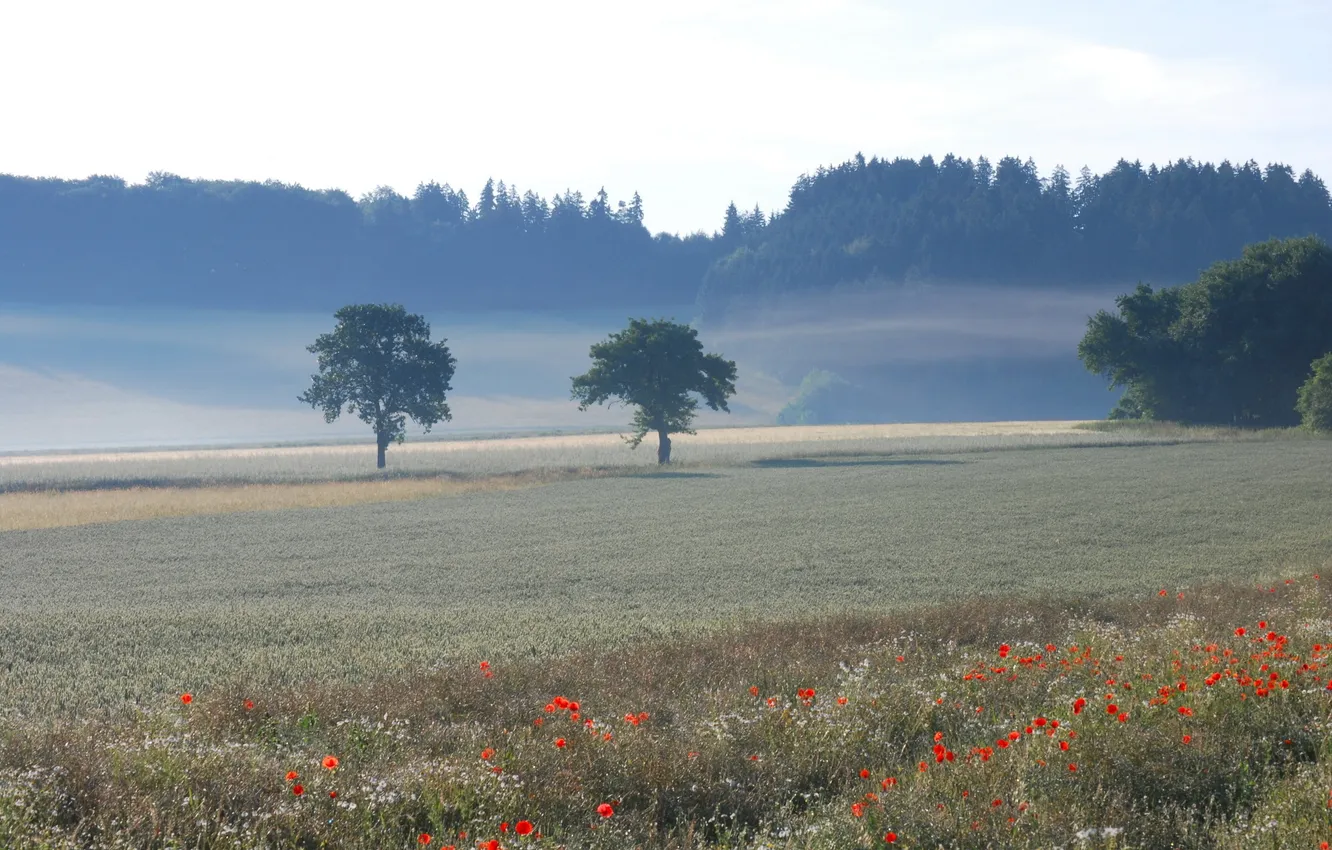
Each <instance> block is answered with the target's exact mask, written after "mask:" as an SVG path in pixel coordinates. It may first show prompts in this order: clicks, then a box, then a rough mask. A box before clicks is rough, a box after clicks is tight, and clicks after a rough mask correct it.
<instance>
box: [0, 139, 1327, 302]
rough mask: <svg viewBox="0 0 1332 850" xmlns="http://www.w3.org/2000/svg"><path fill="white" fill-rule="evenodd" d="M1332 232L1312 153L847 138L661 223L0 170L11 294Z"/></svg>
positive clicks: (1012, 257)
mask: <svg viewBox="0 0 1332 850" xmlns="http://www.w3.org/2000/svg"><path fill="white" fill-rule="evenodd" d="M1308 234H1317V235H1320V236H1323V237H1325V238H1332V207H1330V206H1329V197H1328V191H1327V187H1326V186H1325V185H1324V183H1323V181H1322V180H1321V179H1319V178H1318V177H1317V176H1315V175H1314V174H1313V173H1311V172H1309V171H1305V172H1304V173H1303V174H1300V175H1299V176H1296V174H1295V172H1294V171H1293V170H1292V169H1291V168H1290V167H1288V166H1284V165H1269V166H1267V167H1266V168H1260V167H1259V166H1258V165H1257V164H1256V163H1254V162H1249V163H1246V164H1244V165H1240V166H1234V165H1231V164H1230V163H1225V162H1223V163H1221V164H1220V165H1212V164H1210V163H1197V162H1194V161H1192V160H1181V161H1179V162H1176V163H1173V164H1170V165H1167V166H1165V167H1163V168H1158V167H1157V166H1155V165H1152V166H1149V167H1146V168H1144V167H1143V166H1142V165H1141V164H1140V163H1136V162H1134V163H1129V162H1120V163H1119V164H1118V165H1116V166H1115V167H1114V168H1112V169H1111V170H1110V171H1108V172H1107V173H1105V174H1102V175H1095V174H1093V173H1091V172H1090V171H1089V170H1087V169H1085V168H1084V169H1083V170H1082V172H1081V174H1080V175H1079V176H1078V177H1076V178H1073V177H1072V176H1071V175H1070V174H1069V173H1068V172H1067V171H1065V170H1064V169H1063V168H1056V169H1055V170H1054V171H1053V172H1052V173H1051V174H1050V176H1049V177H1048V178H1044V179H1043V178H1041V177H1040V175H1039V174H1038V172H1037V169H1036V166H1035V164H1034V163H1032V162H1031V161H1030V160H1028V161H1026V162H1022V161H1020V160H1018V159H1016V158H1012V157H1006V158H1004V159H1001V160H999V162H998V164H997V165H991V164H990V162H989V161H988V160H986V159H985V158H981V159H979V160H976V161H974V162H973V161H972V160H969V159H960V158H958V157H955V156H951V155H950V156H946V157H944V158H943V159H941V160H939V161H937V162H936V161H935V160H934V159H933V158H931V157H928V156H927V157H924V158H922V159H920V160H918V161H917V160H911V159H894V160H882V159H871V160H868V161H866V160H865V159H864V157H861V156H857V157H855V158H854V159H852V160H850V161H848V162H846V163H843V164H841V165H838V166H836V167H833V168H821V169H819V171H817V172H816V173H815V174H813V175H806V176H802V177H801V178H800V179H799V180H798V181H797V182H796V184H795V186H794V187H793V188H792V190H791V194H790V199H789V202H788V203H787V205H786V208H785V209H784V210H783V211H781V212H780V213H777V214H774V215H771V216H768V215H764V213H763V212H762V211H761V210H759V209H757V208H755V209H754V210H753V211H751V212H748V213H742V212H740V211H738V210H737V209H736V208H735V206H734V205H732V206H731V207H730V208H729V209H728V210H726V212H725V215H724V217H723V223H722V228H721V231H720V232H719V233H716V234H712V235H707V234H704V233H696V234H692V235H688V236H684V237H679V236H673V235H667V234H658V235H657V236H653V235H651V234H650V233H649V232H648V230H647V229H646V228H645V227H644V225H643V204H642V201H641V200H640V199H639V198H638V196H637V195H635V196H634V198H633V199H632V200H631V201H630V202H627V203H626V202H618V203H612V202H611V200H610V199H609V198H608V197H607V196H606V194H605V192H604V191H602V192H599V193H597V194H596V195H595V196H593V197H592V198H590V199H586V198H584V197H583V196H582V195H581V194H580V193H578V192H573V191H566V192H565V193H564V194H562V195H556V196H555V197H554V198H553V199H551V200H549V201H548V200H547V199H545V198H543V197H541V196H539V195H537V194H535V193H533V192H525V193H522V194H520V193H519V192H518V190H517V189H515V188H513V187H511V186H506V185H505V184H504V183H503V182H500V183H494V182H488V183H487V184H486V186H485V187H484V188H483V189H482V190H481V192H480V193H479V195H478V196H477V198H476V199H475V201H473V200H472V199H470V198H469V197H468V196H467V195H466V194H465V193H464V192H462V191H459V190H454V189H452V188H451V187H449V186H447V185H444V186H441V185H439V184H437V183H433V182H431V183H424V184H422V185H420V186H418V187H417V189H416V191H415V193H414V194H413V195H412V196H411V197H405V196H402V195H399V194H397V193H396V192H394V191H392V190H390V189H386V188H381V189H378V190H376V191H374V192H372V193H370V194H368V195H366V196H364V197H362V198H361V199H360V200H359V201H358V200H354V199H353V198H352V197H351V196H349V195H347V194H346V193H344V192H341V191H311V190H308V189H304V188H302V187H300V186H292V185H285V184H281V183H276V182H271V181H270V182H266V183H254V182H226V181H202V180H187V179H183V178H180V177H177V176H174V175H170V174H160V173H159V174H154V175H152V176H151V177H150V178H149V179H148V180H147V182H146V183H143V184H135V185H130V184H127V183H126V182H125V181H123V180H121V179H118V178H114V177H91V178H88V179H86V180H74V181H68V180H55V179H34V178H24V177H15V176H0V299H2V300H6V301H21V302H39V303H40V302H46V303H69V302H76V303H106V304H128V305H137V304H155V305H157V304H160V305H174V306H226V307H236V308H249V309H271V308H295V309H319V310H322V309H333V308H336V307H337V306H340V305H341V304H344V303H347V302H349V301H365V300H376V301H402V302H406V303H411V304H412V305H413V306H414V307H417V308H419V309H437V308H442V307H449V308H451V309H495V308H502V309H523V310H532V309H569V308H573V309H577V308H583V307H594V306H596V307H622V306H623V307H648V306H653V305H663V306H665V305H681V304H687V303H690V302H693V301H694V300H695V299H696V297H697V300H698V303H699V306H700V308H701V309H702V311H703V314H704V315H708V316H715V317H718V318H720V317H721V316H723V315H724V314H725V313H726V312H728V311H729V310H730V309H731V308H733V307H735V306H736V305H737V304H738V305H745V304H748V303H751V302H753V301H754V300H758V299H763V298H767V297H770V296H773V295H783V294H790V293H798V292H809V291H815V292H817V291H821V290H826V289H828V288H832V287H837V286H846V285H871V286H872V285H894V284H896V283H900V282H903V281H914V280H921V281H965V282H969V283H974V282H1000V283H1003V282H1015V283H1018V282H1020V283H1023V284H1041V285H1051V286H1070V285H1083V284H1095V283H1124V282H1129V281H1134V280H1146V281H1150V282H1153V283H1182V282H1184V281H1186V280H1189V279H1192V278H1193V277H1194V276H1196V275H1197V273H1198V272H1199V270H1201V269H1202V268H1204V267H1205V266H1207V265H1208V264H1209V263H1211V262H1214V261H1216V260H1219V259H1222V258H1225V257H1232V256H1235V255H1237V254H1238V253H1239V251H1240V250H1241V248H1242V246H1243V245H1245V244H1247V243H1250V242H1255V241H1259V240H1263V239H1268V238H1272V237H1282V236H1300V235H1308Z"/></svg>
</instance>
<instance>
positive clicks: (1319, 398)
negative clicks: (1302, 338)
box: [1295, 352, 1332, 431]
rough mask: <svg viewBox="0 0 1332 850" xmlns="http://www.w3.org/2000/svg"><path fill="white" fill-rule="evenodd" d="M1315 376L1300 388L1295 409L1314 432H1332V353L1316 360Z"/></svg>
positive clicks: (1313, 365)
mask: <svg viewBox="0 0 1332 850" xmlns="http://www.w3.org/2000/svg"><path fill="white" fill-rule="evenodd" d="M1311 368H1312V369H1313V374H1312V375H1311V376H1310V377H1309V380H1307V381H1305V382H1304V384H1303V385H1301V386H1300V393H1299V400H1298V401H1297V402H1296V403H1295V409H1296V410H1297V411H1299V414H1300V422H1301V423H1302V424H1303V425H1304V427H1306V428H1308V429H1310V430H1312V431H1332V352H1328V353H1327V354H1324V355H1323V356H1322V357H1320V358H1318V359H1317V360H1315V361H1314V362H1313V364H1312V366H1311Z"/></svg>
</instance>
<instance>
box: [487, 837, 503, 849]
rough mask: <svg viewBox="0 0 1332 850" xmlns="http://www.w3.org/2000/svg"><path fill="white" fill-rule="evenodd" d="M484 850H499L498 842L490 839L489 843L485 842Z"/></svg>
mask: <svg viewBox="0 0 1332 850" xmlns="http://www.w3.org/2000/svg"><path fill="white" fill-rule="evenodd" d="M486 850H500V843H499V841H497V840H495V839H494V838H492V839H490V840H489V841H487V842H486Z"/></svg>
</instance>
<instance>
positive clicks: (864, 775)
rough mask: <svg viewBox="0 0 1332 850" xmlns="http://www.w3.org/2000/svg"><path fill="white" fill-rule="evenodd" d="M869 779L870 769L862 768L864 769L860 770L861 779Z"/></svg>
mask: <svg viewBox="0 0 1332 850" xmlns="http://www.w3.org/2000/svg"><path fill="white" fill-rule="evenodd" d="M869 777H870V772H869V769H868V768H864V767H862V768H861V769H860V778H861V779H869Z"/></svg>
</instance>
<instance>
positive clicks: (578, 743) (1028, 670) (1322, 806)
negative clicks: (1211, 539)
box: [0, 575, 1332, 850]
mask: <svg viewBox="0 0 1332 850" xmlns="http://www.w3.org/2000/svg"><path fill="white" fill-rule="evenodd" d="M1324 584H1325V583H1324V582H1321V581H1319V580H1317V579H1315V578H1314V577H1311V576H1308V575H1304V576H1301V577H1300V578H1299V579H1295V580H1291V581H1290V582H1278V583H1276V584H1275V585H1273V586H1271V587H1270V589H1269V588H1259V589H1255V588H1253V587H1249V588H1247V589H1244V588H1237V587H1202V588H1188V589H1186V590H1184V591H1182V592H1179V595H1177V592H1176V591H1174V590H1173V589H1172V590H1170V591H1166V592H1165V595H1164V596H1161V595H1158V593H1157V592H1156V591H1155V590H1151V589H1146V588H1145V589H1144V591H1143V592H1140V593H1139V594H1137V595H1136V597H1135V598H1132V599H1123V600H1119V601H1114V602H1108V603H1099V604H1098V603H1092V604H1088V603H1085V602H1064V603H1059V602H1053V601H1049V602H1040V601H1033V600H1032V599H1030V598H1029V597H1028V596H1027V595H1026V594H1023V595H1022V596H1021V597H1013V598H1009V599H1005V600H993V601H989V602H984V601H979V602H972V603H968V604H965V605H962V606H946V607H940V606H935V607H930V608H922V609H917V610H914V611H911V612H905V613H901V614H898V615H890V616H872V617H856V616H848V615H839V616H835V617H828V618H803V619H796V620H791V621H789V622H787V623H784V624H780V625H770V626H763V625H751V626H748V627H732V628H729V629H725V630H721V631H718V632H715V633H713V634H711V635H707V636H699V637H694V638H675V639H671V640H656V641H644V642H641V643H637V644H635V645H633V646H632V647H617V648H613V649H604V648H603V649H595V648H594V649H585V650H582V651H579V652H575V653H572V654H569V655H567V656H565V657H563V658H559V659H526V660H524V659H518V658H515V659H512V660H511V661H507V662H495V663H493V664H492V663H488V664H478V663H477V661H476V660H475V659H473V660H472V661H470V662H468V663H458V664H454V665H447V666H445V667H443V668H441V669H438V670H436V671H434V672H429V673H423V674H417V675H414V676H411V677H407V678H401V679H385V680H381V681H379V682H377V683H375V684H373V685H368V686H347V685H340V684H336V683H321V684H316V685H308V686H303V687H300V688H295V689H265V688H262V687H258V686H244V685H238V686H235V687H227V688H208V689H207V690H205V691H202V692H199V693H191V694H190V696H189V698H190V700H191V702H190V704H188V705H184V704H182V702H181V699H182V697H183V695H180V694H171V695H163V697H162V698H161V699H159V700H157V701H156V702H155V704H154V705H152V706H151V707H148V708H146V709H145V710H144V711H143V712H141V713H139V714H137V715H136V716H134V717H133V718H129V719H122V720H115V721H101V722H87V721H84V722H77V723H55V724H50V725H47V726H44V727H40V728H38V729H36V730H34V729H33V728H31V727H30V728H27V729H25V730H23V732H22V733H18V732H16V731H15V730H14V729H13V728H12V727H8V728H3V727H0V728H3V731H0V844H3V846H5V847H7V848H14V850H37V848H42V850H54V848H83V847H94V846H95V847H124V848H128V847H135V848H168V847H172V848H175V847H190V848H209V850H214V848H217V849H218V850H220V848H257V847H293V848H294V847H301V848H305V847H339V848H385V847H390V848H391V847H398V848H407V847H417V848H419V847H421V846H429V847H433V848H437V850H438V848H444V847H449V846H454V847H468V848H470V847H482V848H495V847H503V848H508V849H509V850H515V848H559V847H564V848H588V850H601V849H602V848H605V849H606V850H609V848H622V847H639V848H644V849H645V850H653V848H661V850H666V848H676V849H677V850H684V848H700V850H701V848H733V849H734V850H742V848H743V849H744V850H760V848H787V849H788V850H796V849H797V848H807V850H844V848H855V847H887V846H901V847H924V848H932V847H938V846H947V847H963V848H991V847H1030V848H1048V847H1105V848H1109V847H1115V848H1129V847H1132V848H1167V847H1199V848H1201V847H1209V848H1213V847H1215V848H1235V850H1238V848H1250V847H1318V846H1319V842H1320V841H1325V840H1327V839H1328V838H1329V837H1332V816H1330V815H1329V809H1328V790H1327V789H1328V788H1329V787H1330V786H1332V741H1330V739H1329V736H1328V728H1327V719H1328V705H1329V702H1330V701H1332V694H1329V692H1328V688H1327V687H1326V684H1325V683H1326V682H1327V681H1328V671H1327V669H1326V664H1327V663H1328V654H1329V650H1328V648H1327V646H1326V645H1325V644H1324V643H1323V642H1324V641H1326V640H1328V636H1329V635H1330V634H1332V619H1329V617H1330V615H1332V604H1330V603H1332V596H1329V593H1328V591H1327V590H1325V589H1324V586H1323V585H1324ZM1150 587H1154V585H1152V586H1148V588H1150ZM1240 629H1242V632H1241V631H1237V630H1240ZM328 756H333V757H334V758H335V759H336V760H337V761H336V764H335V763H334V762H325V760H326V758H327V757H328ZM325 764H328V765H330V766H331V767H325ZM297 791H299V792H300V793H299V794H298V793H296V792H297ZM603 807H606V808H603ZM599 810H601V812H609V813H610V814H609V816H608V817H607V816H604V815H603V814H602V813H599ZM519 824H523V830H522V831H523V832H527V831H528V830H527V827H528V826H531V828H532V830H531V834H530V835H527V836H525V837H520V836H519V835H518V834H517V827H518V825H519Z"/></svg>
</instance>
